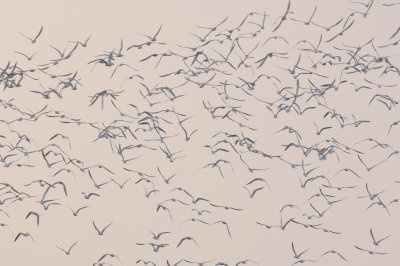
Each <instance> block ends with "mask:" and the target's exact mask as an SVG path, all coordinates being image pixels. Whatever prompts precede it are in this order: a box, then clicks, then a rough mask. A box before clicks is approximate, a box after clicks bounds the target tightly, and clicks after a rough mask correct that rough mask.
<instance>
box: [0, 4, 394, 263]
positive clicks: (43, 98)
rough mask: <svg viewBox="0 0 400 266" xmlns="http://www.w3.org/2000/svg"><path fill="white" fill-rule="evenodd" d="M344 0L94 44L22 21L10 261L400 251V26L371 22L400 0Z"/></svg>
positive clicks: (1, 193)
mask: <svg viewBox="0 0 400 266" xmlns="http://www.w3.org/2000/svg"><path fill="white" fill-rule="evenodd" d="M346 7H347V8H346V9H347V13H343V14H332V16H331V17H329V19H328V18H324V17H322V16H320V13H319V8H320V6H318V5H315V7H313V8H311V9H309V8H307V9H305V8H302V6H301V3H299V1H293V0H289V1H288V2H287V4H286V6H285V9H283V10H278V12H279V13H280V15H279V16H274V15H270V14H269V12H268V10H266V11H254V12H250V13H247V14H243V17H235V18H234V17H228V16H221V17H220V18H213V19H212V18H209V19H208V20H209V21H208V22H206V21H204V22H203V23H202V24H201V25H194V26H193V27H192V29H193V30H192V31H191V32H190V33H189V34H188V36H186V40H185V41H184V42H181V41H177V42H176V43H170V42H167V41H166V40H165V36H167V35H168V28H167V27H165V26H163V25H154V31H153V32H147V33H146V34H144V33H143V34H142V33H141V34H139V35H137V34H136V35H135V40H136V41H135V42H133V43H127V42H126V38H121V39H119V40H114V43H115V46H114V47H103V48H101V49H100V50H97V49H95V48H93V46H92V44H93V43H94V42H96V36H94V35H93V36H92V35H90V33H89V34H88V35H87V37H86V38H83V39H81V40H62V41H63V42H64V45H63V46H56V45H54V44H53V41H54V40H51V39H49V38H48V36H47V35H46V25H43V26H39V27H38V28H37V30H36V31H35V32H28V31H26V30H23V29H21V30H20V32H16V33H15V34H16V35H18V38H19V41H20V42H21V43H22V44H23V46H24V47H25V49H24V50H23V51H14V57H13V58H10V59H9V60H8V61H6V62H0V64H1V67H0V86H1V87H2V88H1V95H0V109H1V112H0V114H1V117H0V178H1V179H0V239H1V241H0V242H1V244H0V247H1V249H2V250H7V251H8V252H6V254H3V252H2V257H4V258H1V259H2V260H5V261H6V262H5V264H3V263H1V264H2V265H11V266H12V265H21V264H18V263H16V262H15V261H17V260H18V259H17V258H16V257H25V258H27V259H29V257H30V256H33V257H34V256H35V255H34V254H42V255H41V256H42V259H41V260H40V261H41V264H40V265H55V264H54V263H50V262H48V261H47V259H45V257H48V258H50V257H51V258H52V259H54V261H56V262H57V264H56V265H71V262H72V261H74V263H73V264H72V265H93V266H109V265H153V266H156V265H157V266H161V265H162V266H164V265H167V266H178V265H179V266H185V265H199V266H200V265H201V266H206V265H207V266H223V265H301V264H304V265H395V261H397V262H398V261H399V255H398V252H396V251H397V246H398V245H397V244H398V243H399V241H400V234H399V233H400V231H399V229H398V228H399V227H398V221H399V218H400V194H399V193H400V178H399V176H398V172H397V171H396V169H399V168H398V165H397V163H399V162H400V160H399V158H400V157H399V153H400V150H399V149H398V145H399V143H400V142H399V138H398V136H399V133H400V112H399V106H398V105H399V100H398V95H399V94H398V93H397V89H398V88H399V85H398V84H399V77H400V69H399V67H398V63H399V61H398V54H399V49H398V47H399V42H400V24H399V23H398V22H396V18H392V20H393V21H392V23H390V24H388V25H390V28H385V29H384V30H383V29H381V28H379V26H377V28H376V29H373V28H371V27H370V26H368V25H370V23H376V21H377V20H379V19H382V17H377V16H375V13H376V12H380V13H382V12H383V13H384V12H385V10H388V9H397V10H398V11H400V3H383V2H381V1H377V0H370V1H369V2H357V1H354V2H352V1H349V2H348V3H346ZM388 19H389V18H388ZM371 21H372V22H371ZM299 29H301V30H302V31H304V32H308V34H307V35H300V34H297V31H299ZM362 31H367V32H368V34H367V36H369V37H365V36H363V37H362V38H361V37H359V36H358V33H359V32H362ZM364 35H365V34H364ZM364 37H365V38H364ZM38 45H42V46H41V49H40V50H39V49H38V48H37V47H38ZM97 45H98V44H97ZM396 222H397V225H396ZM71 259H72V260H71ZM369 263H371V264H369ZM391 263H394V264H391ZM37 265H39V264H37Z"/></svg>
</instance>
